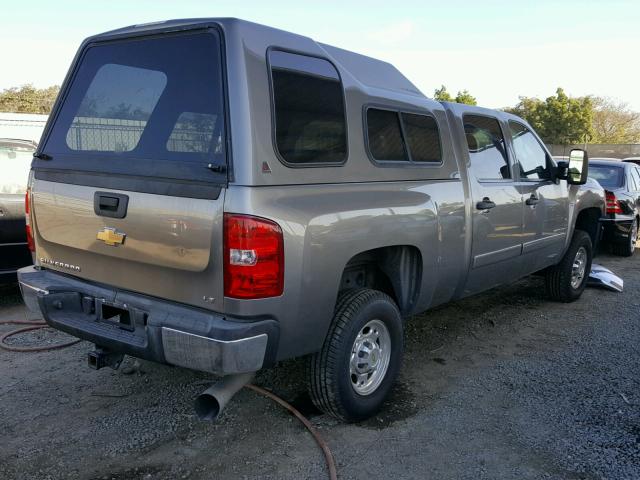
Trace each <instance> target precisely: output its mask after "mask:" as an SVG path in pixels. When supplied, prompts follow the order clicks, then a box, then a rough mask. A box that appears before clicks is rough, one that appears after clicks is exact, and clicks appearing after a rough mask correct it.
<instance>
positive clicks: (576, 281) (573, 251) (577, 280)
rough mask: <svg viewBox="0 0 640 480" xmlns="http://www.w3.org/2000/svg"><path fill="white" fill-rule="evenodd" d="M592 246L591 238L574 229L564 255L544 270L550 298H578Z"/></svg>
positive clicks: (588, 269) (588, 265) (584, 285)
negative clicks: (555, 263) (558, 261)
mask: <svg viewBox="0 0 640 480" xmlns="http://www.w3.org/2000/svg"><path fill="white" fill-rule="evenodd" d="M592 259H593V246H592V245H591V238H590V237H589V235H588V234H587V233H586V232H584V231H582V230H576V231H575V232H574V234H573V238H572V239H571V244H570V245H569V248H568V249H567V251H566V253H565V254H564V257H562V260H561V261H560V263H558V264H557V265H554V266H553V267H549V268H548V269H547V271H546V272H545V285H546V290H547V294H548V295H549V297H550V298H551V299H552V300H557V301H560V302H573V301H574V300H577V299H578V298H580V295H582V292H583V291H584V289H585V287H586V286H587V279H588V278H589V273H590V272H591V261H592Z"/></svg>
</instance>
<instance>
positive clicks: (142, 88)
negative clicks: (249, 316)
mask: <svg viewBox="0 0 640 480" xmlns="http://www.w3.org/2000/svg"><path fill="white" fill-rule="evenodd" d="M61 98H62V102H61V104H60V106H59V107H58V108H57V110H56V111H55V112H54V114H53V115H52V124H51V125H50V126H48V132H47V133H46V134H45V135H46V138H45V141H44V145H43V147H42V149H41V150H40V152H39V153H41V154H44V155H40V156H41V159H38V160H35V161H34V166H33V167H34V171H35V173H34V177H35V180H34V182H33V185H32V210H33V216H34V226H35V236H36V245H37V257H38V260H39V261H40V263H41V264H42V265H43V266H46V267H47V268H52V269H55V270H59V271H62V272H65V273H69V274H72V275H75V276H78V277H81V278H86V279H88V280H92V281H96V282H101V283H104V284H108V285H113V286H116V287H118V288H121V289H126V290H132V291H136V292H141V293H145V294H149V295H153V296H157V297H161V298H167V299H171V300H175V301H178V302H183V303H191V304H195V305H199V306H203V307H207V308H213V309H216V308H219V307H218V305H221V302H220V300H221V299H222V284H223V283H222V282H223V280H222V254H221V252H222V207H223V201H224V192H225V186H226V182H227V177H226V168H227V152H226V150H227V149H226V138H227V135H226V131H225V96H224V88H223V65H222V52H221V38H220V34H219V33H218V31H217V30H213V29H207V30H194V31H188V32H184V33H180V34H162V35H149V36H139V37H135V38H121V39H112V40H109V41H104V42H100V41H97V42H93V43H90V44H88V45H87V46H86V47H84V49H83V50H82V51H81V52H80V54H79V56H78V60H77V64H76V65H75V66H74V68H73V71H72V75H71V77H70V80H69V81H68V82H67V84H66V85H65V87H64V88H63V91H62V93H61ZM216 299H217V300H216ZM216 302H218V303H216Z"/></svg>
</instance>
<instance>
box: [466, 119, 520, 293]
mask: <svg viewBox="0 0 640 480" xmlns="http://www.w3.org/2000/svg"><path fill="white" fill-rule="evenodd" d="M463 122H464V132H465V137H466V140H467V148H468V152H469V161H470V169H469V170H470V177H471V178H470V180H471V182H470V183H471V193H472V202H473V205H472V209H473V214H472V219H473V227H472V228H473V232H472V238H473V241H472V251H471V256H472V262H471V263H472V264H471V270H470V272H469V277H468V280H467V285H466V288H465V294H471V293H474V292H477V291H480V290H486V289H488V288H491V287H493V286H495V285H499V284H502V283H506V282H509V281H511V280H513V279H515V278H517V277H518V276H519V272H520V268H519V264H520V262H519V257H520V255H521V253H522V194H521V193H520V192H519V190H518V188H517V186H516V184H515V182H514V178H513V175H512V165H511V163H510V161H509V155H508V153H507V148H506V143H505V139H504V134H503V131H502V128H501V126H500V123H499V122H498V120H497V119H496V118H494V117H490V116H485V115H464V117H463Z"/></svg>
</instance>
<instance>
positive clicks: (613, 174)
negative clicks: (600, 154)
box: [589, 163, 624, 188]
mask: <svg viewBox="0 0 640 480" xmlns="http://www.w3.org/2000/svg"><path fill="white" fill-rule="evenodd" d="M589 176H590V177H591V178H593V179H594V180H597V181H598V183H599V184H600V185H602V186H603V187H604V188H620V187H621V186H622V179H623V177H624V169H623V168H622V167H616V166H608V165H594V164H593V163H592V164H590V165H589Z"/></svg>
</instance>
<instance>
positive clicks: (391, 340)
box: [309, 289, 403, 422]
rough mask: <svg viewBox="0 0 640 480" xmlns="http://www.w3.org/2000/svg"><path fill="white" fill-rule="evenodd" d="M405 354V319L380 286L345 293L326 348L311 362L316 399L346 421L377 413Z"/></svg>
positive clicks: (341, 297) (339, 304)
mask: <svg viewBox="0 0 640 480" xmlns="http://www.w3.org/2000/svg"><path fill="white" fill-rule="evenodd" d="M402 353H403V327H402V318H401V316H400V312H399V310H398V307H397V306H396V304H395V303H394V301H393V300H392V299H391V298H390V297H389V296H388V295H386V294H384V293H382V292H379V291H377V290H370V289H357V290H349V291H347V292H345V293H344V294H342V295H341V296H340V297H339V299H338V303H337V305H336V309H335V313H334V317H333V320H332V322H331V326H330V327H329V333H328V334H327V338H326V339H325V341H324V345H323V346H322V350H320V352H318V353H316V354H315V355H313V356H312V357H311V359H310V361H309V393H310V395H311V399H312V400H313V402H314V404H315V405H316V406H317V407H318V408H319V409H320V410H322V411H323V412H325V413H328V414H330V415H333V416H334V417H336V418H339V419H340V420H343V421H347V422H356V421H360V420H364V419H366V418H368V417H370V416H372V415H374V414H375V413H376V412H377V411H378V410H379V409H380V407H381V406H382V404H383V402H384V400H385V398H386V397H387V395H388V394H389V392H390V391H391V388H392V386H393V383H394V382H395V380H396V378H397V376H398V372H399V370H400V364H401V361H402Z"/></svg>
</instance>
